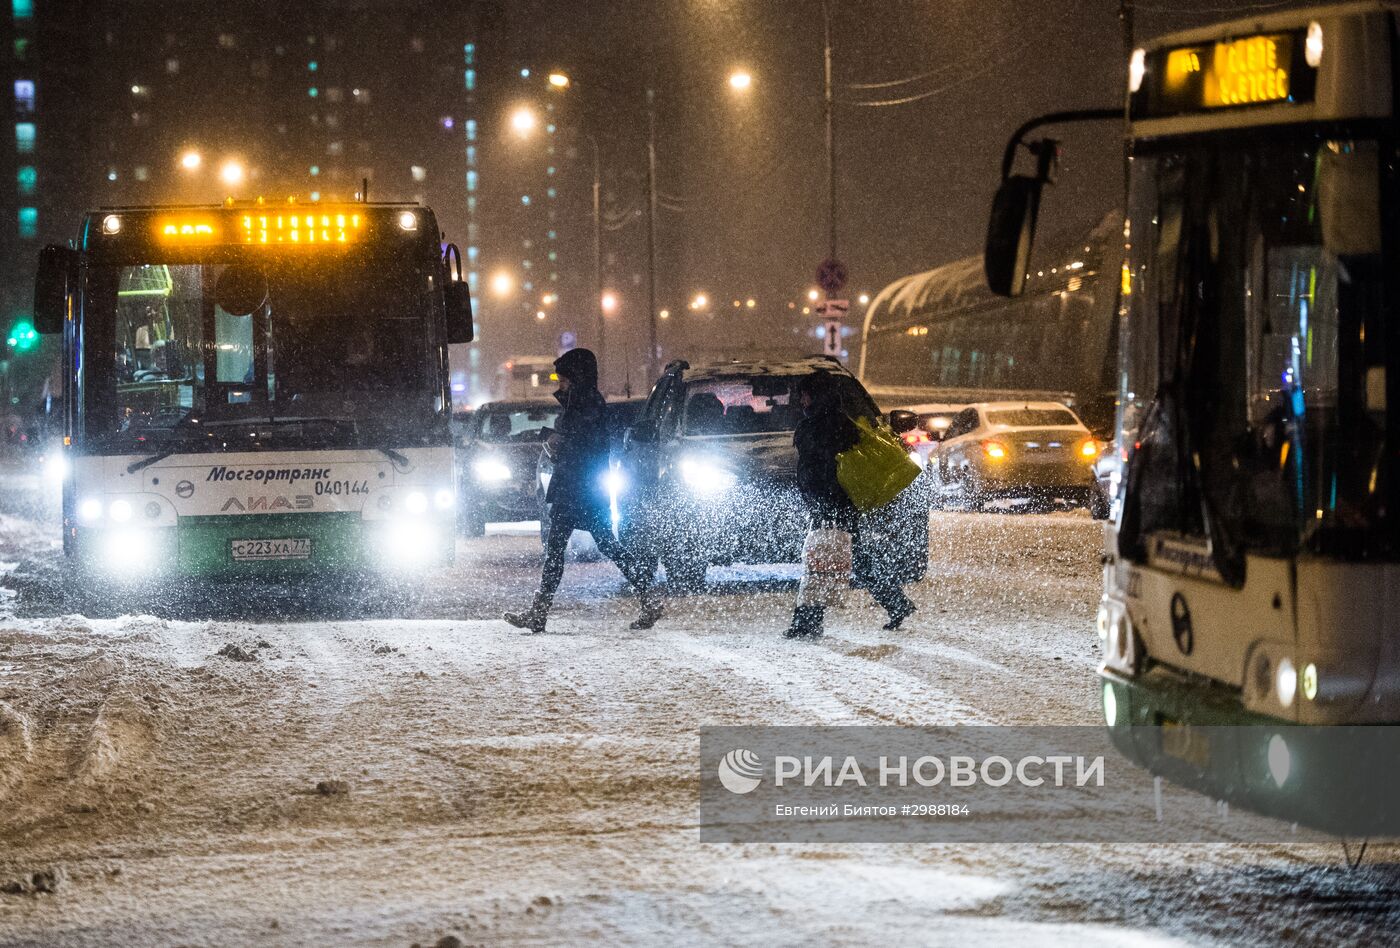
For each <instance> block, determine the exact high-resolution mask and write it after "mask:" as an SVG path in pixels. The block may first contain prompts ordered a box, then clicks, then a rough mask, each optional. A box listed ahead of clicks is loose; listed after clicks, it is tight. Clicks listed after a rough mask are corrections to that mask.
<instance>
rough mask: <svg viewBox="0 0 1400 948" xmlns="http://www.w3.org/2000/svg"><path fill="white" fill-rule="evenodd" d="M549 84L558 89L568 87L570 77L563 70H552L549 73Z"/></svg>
mask: <svg viewBox="0 0 1400 948" xmlns="http://www.w3.org/2000/svg"><path fill="white" fill-rule="evenodd" d="M549 84H550V85H551V86H553V87H554V88H556V89H567V88H569V85H570V79H569V77H568V76H567V75H565V74H564V73H562V72H552V73H550V74H549Z"/></svg>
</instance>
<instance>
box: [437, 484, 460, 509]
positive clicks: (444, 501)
mask: <svg viewBox="0 0 1400 948" xmlns="http://www.w3.org/2000/svg"><path fill="white" fill-rule="evenodd" d="M456 504H457V495H456V494H454V493H453V492H452V491H450V490H448V489H447V488H446V487H444V488H441V489H440V490H439V491H438V492H437V493H435V494H433V506H434V507H436V508H437V509H438V510H451V509H452V508H453V507H454V506H456Z"/></svg>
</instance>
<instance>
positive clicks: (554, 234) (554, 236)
mask: <svg viewBox="0 0 1400 948" xmlns="http://www.w3.org/2000/svg"><path fill="white" fill-rule="evenodd" d="M546 236H547V237H549V239H550V240H553V239H554V238H556V237H558V236H559V234H558V233H557V232H556V231H550V232H549V233H548V234H547V235H546Z"/></svg>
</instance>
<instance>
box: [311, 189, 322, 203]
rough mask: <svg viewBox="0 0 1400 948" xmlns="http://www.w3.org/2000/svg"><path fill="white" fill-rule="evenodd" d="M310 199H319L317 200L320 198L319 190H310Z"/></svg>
mask: <svg viewBox="0 0 1400 948" xmlns="http://www.w3.org/2000/svg"><path fill="white" fill-rule="evenodd" d="M311 200H313V201H319V200H321V192H320V191H312V192H311Z"/></svg>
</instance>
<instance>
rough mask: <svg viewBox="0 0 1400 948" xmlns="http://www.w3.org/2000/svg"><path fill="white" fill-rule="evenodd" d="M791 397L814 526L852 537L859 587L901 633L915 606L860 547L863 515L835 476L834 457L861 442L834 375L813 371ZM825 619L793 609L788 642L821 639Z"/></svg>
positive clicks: (817, 612) (813, 610) (800, 479)
mask: <svg viewBox="0 0 1400 948" xmlns="http://www.w3.org/2000/svg"><path fill="white" fill-rule="evenodd" d="M793 397H794V398H795V400H796V401H797V403H798V404H799V405H800V406H801V407H802V411H803V415H804V417H803V419H802V420H801V421H800V422H798V423H797V430H796V431H795V432H794V433H793V443H794V444H795V445H796V447H797V487H798V490H800V491H801V492H802V499H803V501H804V502H805V503H806V505H807V513H808V516H809V518H810V521H811V526H812V527H813V528H816V527H835V528H837V529H839V530H845V531H846V532H847V533H849V534H851V546H852V549H853V553H852V558H851V561H852V568H853V570H854V573H855V580H856V583H857V584H858V585H861V586H864V587H865V588H867V589H869V590H870V594H871V595H872V596H874V597H875V601H876V602H877V603H879V604H880V605H881V606H883V607H884V609H885V611H886V612H887V613H888V614H889V622H887V623H886V624H885V629H886V630H889V631H892V630H894V629H897V628H899V625H900V623H901V622H903V621H904V620H905V619H906V618H908V617H909V615H910V614H911V613H913V611H914V603H913V601H912V600H911V599H910V598H909V597H908V596H906V595H905V594H904V590H903V589H901V588H900V586H899V583H898V582H896V581H895V580H894V579H893V578H891V577H890V576H889V575H888V574H887V572H886V571H885V570H882V569H881V568H880V567H879V563H880V557H878V556H876V555H873V551H869V550H865V549H863V548H862V544H861V531H860V513H859V511H858V510H856V506H855V504H853V503H851V498H850V497H848V496H847V495H846V490H845V488H843V487H842V486H841V483H840V481H838V480H837V477H836V456H837V455H838V454H840V453H842V452H843V451H848V450H850V449H851V448H853V447H855V445H856V442H857V441H859V439H860V433H859V430H858V429H857V428H856V425H855V422H853V421H852V420H851V418H850V416H849V415H847V414H846V412H845V411H844V409H843V407H842V405H841V399H840V393H839V392H838V390H837V388H836V381H835V378H834V377H833V376H832V375H831V373H829V372H813V373H812V374H810V375H806V376H803V377H802V379H800V380H799V381H798V383H797V385H796V386H795V390H794V395H793ZM825 614H826V608H825V607H824V606H803V605H799V606H797V607H796V608H795V609H794V610H793V613H792V624H791V625H790V626H789V627H788V630H787V632H785V633H784V634H785V635H786V636H787V637H788V638H819V637H820V636H821V634H822V621H823V619H824V618H825Z"/></svg>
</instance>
